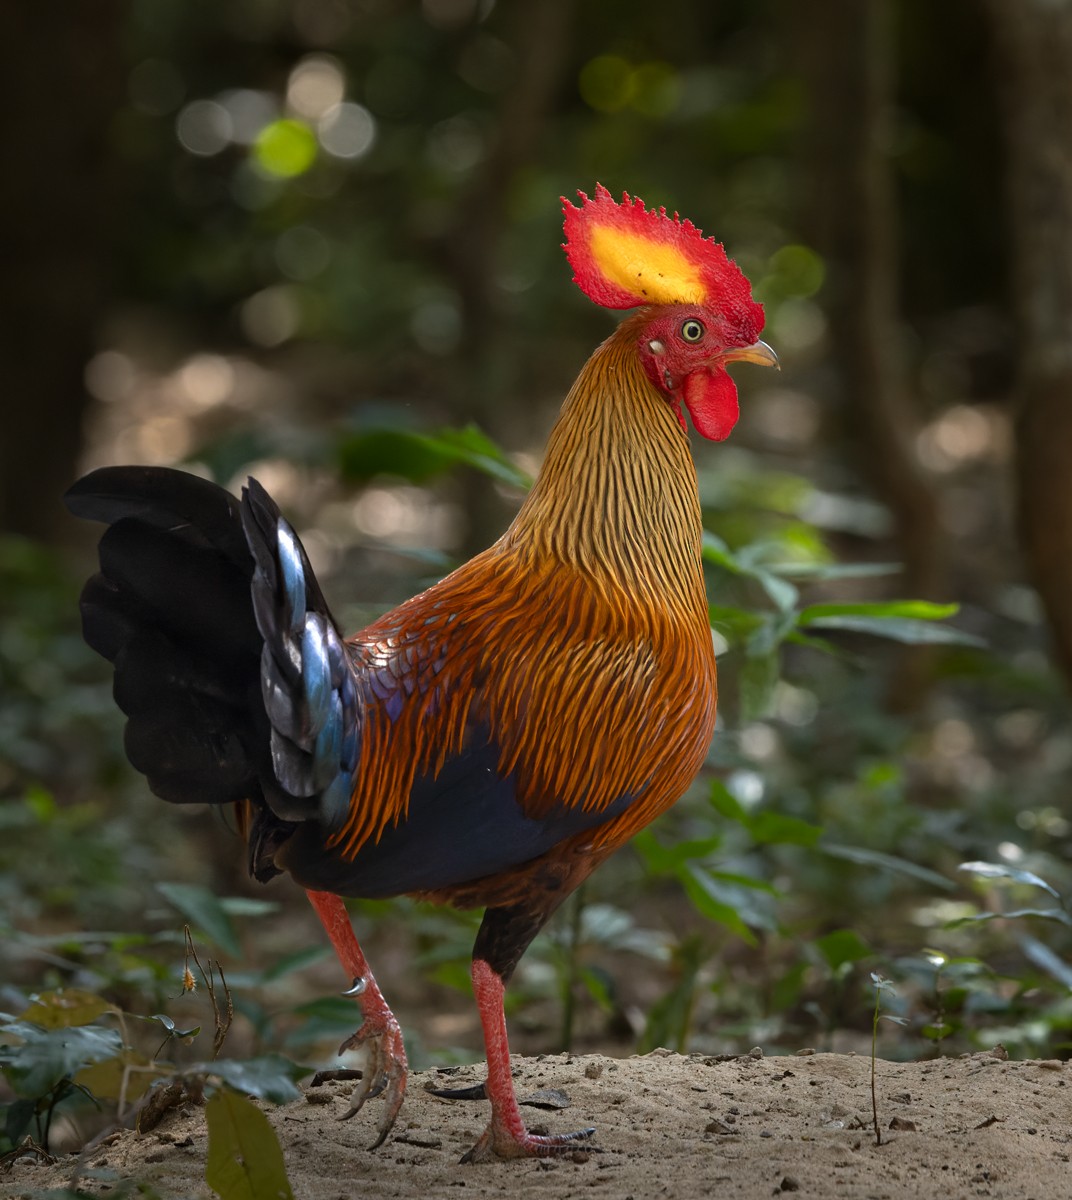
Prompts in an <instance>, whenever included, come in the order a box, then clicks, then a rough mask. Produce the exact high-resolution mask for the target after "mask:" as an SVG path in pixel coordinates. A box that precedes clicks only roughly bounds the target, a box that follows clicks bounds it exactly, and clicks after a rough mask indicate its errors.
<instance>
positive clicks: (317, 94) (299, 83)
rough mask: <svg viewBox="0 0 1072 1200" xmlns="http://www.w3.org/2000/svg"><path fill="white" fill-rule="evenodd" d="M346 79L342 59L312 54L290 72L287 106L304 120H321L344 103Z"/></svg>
mask: <svg viewBox="0 0 1072 1200" xmlns="http://www.w3.org/2000/svg"><path fill="white" fill-rule="evenodd" d="M345 93H346V79H345V77H344V75H343V72H342V67H341V66H340V64H339V61H338V59H336V58H332V57H330V56H328V55H325V54H310V55H308V56H307V57H306V58H303V59H302V60H301V62H300V63H298V65H297V66H296V67H295V68H294V70H293V71H291V73H290V79H289V80H288V82H287V103H288V104H289V105H290V107H291V108H292V109H293V110H294V111H295V112H296V113H297V114H298V115H299V116H302V117H306V118H307V119H308V120H310V121H318V120H319V119H320V118H321V117H322V116H324V114H325V113H327V112H328V111H329V110H330V109H333V108H335V107H336V105H338V104H340V103H341V102H342V98H343V96H344V95H345Z"/></svg>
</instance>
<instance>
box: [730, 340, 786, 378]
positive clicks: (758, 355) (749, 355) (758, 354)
mask: <svg viewBox="0 0 1072 1200" xmlns="http://www.w3.org/2000/svg"><path fill="white" fill-rule="evenodd" d="M720 357H721V359H722V361H723V362H724V363H731V362H750V363H758V364H759V365H760V366H761V367H774V368H775V370H778V371H780V370H781V369H782V367H781V363H779V362H778V355H777V354H775V353H774V351H773V350H772V349H771V348H770V346H768V345H767V343H766V342H753V343H752V345H751V346H741V348H740V349H738V350H727V351H725V353H723V354H722V355H721V356H720Z"/></svg>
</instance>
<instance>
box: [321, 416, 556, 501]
mask: <svg viewBox="0 0 1072 1200" xmlns="http://www.w3.org/2000/svg"><path fill="white" fill-rule="evenodd" d="M339 457H340V468H341V470H342V473H343V475H344V476H345V477H346V478H347V479H350V480H356V481H358V482H365V481H367V480H369V479H373V478H375V477H376V476H377V475H397V476H399V477H400V478H402V479H408V480H410V481H411V482H412V483H425V482H427V481H428V480H429V479H432V478H434V477H435V476H437V475H441V474H443V473H444V472H445V471H449V470H451V469H452V468H453V467H457V466H468V467H472V468H473V469H474V470H477V471H481V472H482V473H483V474H485V475H489V476H491V478H492V479H495V480H498V481H499V482H500V483H504V484H506V485H508V486H509V487H514V488H517V489H519V490H521V491H527V490H528V489H529V488H530V487H531V486H532V480H531V479H530V478H529V476H528V475H526V474H525V472H524V471H521V470H519V469H518V468H517V467H516V466H515V465H514V464H513V463H512V462H511V461H510V459H509V458H508V457H507V455H506V454H505V453H504V452H503V450H502V449H501V448H500V447H499V446H497V445H496V444H495V442H493V441H492V440H491V438H489V437H488V436H487V434H485V433H483V432H482V431H481V430H480V429H478V428H477V427H476V426H475V425H467V426H466V427H465V428H464V429H442V430H440V431H439V432H438V433H435V434H430V433H417V432H415V431H413V430H408V429H368V430H362V431H361V432H359V433H354V434H351V435H350V436H349V437H347V438H346V439H345V440H344V441H343V442H342V444H341V445H340V447H339Z"/></svg>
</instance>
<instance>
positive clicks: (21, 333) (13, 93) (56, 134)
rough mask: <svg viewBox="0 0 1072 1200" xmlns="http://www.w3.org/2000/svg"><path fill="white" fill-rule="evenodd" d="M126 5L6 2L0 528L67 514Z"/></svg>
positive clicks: (1, 63)
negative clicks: (65, 505)
mask: <svg viewBox="0 0 1072 1200" xmlns="http://www.w3.org/2000/svg"><path fill="white" fill-rule="evenodd" d="M120 14H121V4H120V2H119V0H99V2H98V3H94V4H75V5H69V4H58V3H55V2H54V0H39V2H38V3H32V4H13V5H10V6H8V7H7V8H6V9H5V18H6V20H5V23H4V37H3V41H2V43H0V45H2V49H0V111H2V112H3V113H4V115H5V118H6V125H5V131H4V162H5V183H4V187H3V188H0V226H2V227H3V229H4V232H5V252H4V287H3V290H2V291H0V330H2V331H3V333H2V335H0V338H2V342H3V354H2V355H0V395H2V396H3V424H2V427H0V528H3V529H6V530H8V531H10V532H15V533H20V534H24V535H26V536H28V537H35V538H41V539H43V540H55V539H56V538H58V537H62V535H63V531H65V530H66V529H67V528H69V525H70V523H69V521H68V520H67V518H66V514H65V513H64V511H63V508H62V505H61V502H60V497H61V495H62V493H63V491H64V490H65V489H66V488H67V486H68V485H69V484H70V483H71V481H72V478H73V476H74V473H75V464H76V460H77V455H78V452H79V449H80V447H81V441H82V416H83V413H84V411H85V408H86V404H87V397H86V394H85V386H84V383H83V372H84V370H85V365H86V360H87V359H88V358H89V356H90V355H91V353H92V350H93V342H94V325H95V323H96V320H97V317H98V314H99V312H100V308H101V301H102V294H103V291H104V279H105V277H106V275H107V263H108V248H107V238H106V236H105V233H104V231H105V229H106V228H108V227H110V225H111V221H112V215H113V212H114V208H115V206H114V204H113V203H112V196H111V187H110V184H111V175H110V169H109V159H110V153H109V150H110V142H111V138H112V136H113V128H112V126H113V117H114V114H115V112H116V109H117V107H118V103H119V100H120V97H121V95H122V88H123V81H124V70H123V64H122V61H121V56H120V52H119V47H120V38H119V30H118V25H119V18H120Z"/></svg>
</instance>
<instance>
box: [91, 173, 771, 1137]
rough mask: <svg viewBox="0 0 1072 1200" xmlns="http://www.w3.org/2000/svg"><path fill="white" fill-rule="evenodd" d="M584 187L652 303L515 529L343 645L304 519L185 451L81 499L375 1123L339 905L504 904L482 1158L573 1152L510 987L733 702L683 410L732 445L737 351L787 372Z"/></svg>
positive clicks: (581, 400) (489, 980) (101, 483)
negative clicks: (335, 1017) (519, 1085)
mask: <svg viewBox="0 0 1072 1200" xmlns="http://www.w3.org/2000/svg"><path fill="white" fill-rule="evenodd" d="M581 201H582V203H581V206H580V207H579V208H578V207H575V206H573V205H572V204H570V203H569V202H565V201H564V206H565V230H566V239H567V240H566V245H565V250H566V253H567V256H568V258H569V261H570V264H571V266H572V268H573V271H574V274H575V281H576V283H577V284H578V285H579V287H580V288H581V290H582V291H583V292H584V293H585V294H586V295H587V296H588V297H589V298H590V299H592V300H593V301H595V303H596V304H599V305H602V306H604V307H607V308H613V309H628V308H636V309H638V310H639V311H638V312H636V313H634V314H633V315H631V316H629V317H627V318H626V319H625V320H624V321H623V322H622V323H621V324H620V325H619V326H618V328H617V329H616V330H615V332H614V333H613V334H611V336H610V337H609V338H608V339H607V340H606V341H605V342H604V343H603V345H602V346H600V347H599V348H598V349H597V350H596V352H595V353H594V354H593V355H592V357H591V358H590V359H589V360H588V362H587V363H586V364H585V366H584V367H583V368H582V370H581V373H580V375H579V376H578V378H577V381H576V383H575V384H574V385H573V388H572V390H571V391H570V393H569V395H568V396H567V398H566V401H565V404H564V406H563V409H562V414H561V416H560V418H559V420H558V423H557V424H556V426H555V428H554V431H553V433H552V434H551V438H550V441H549V443H548V447H547V454H546V458H545V459H544V463H543V468H542V469H541V471H540V473H539V477H538V478H537V480H536V483H535V486H534V487H533V488H532V491H531V492H530V494H529V496H528V498H527V499H526V500H525V502H524V504H523V505H522V506H521V510H520V511H519V512H518V514H517V517H516V518H515V520H514V521H513V523H512V524H511V525H510V527H509V529H507V530H506V532H505V533H504V534H503V535H502V537H501V538H500V539H499V540H498V541H497V542H496V543H495V544H494V545H493V546H491V547H490V548H489V549H487V550H485V551H484V552H483V553H481V554H478V555H477V556H476V558H474V559H472V561H470V562H467V563H466V564H465V565H464V566H462V567H460V568H459V569H458V570H456V571H454V572H453V574H451V575H448V576H447V577H446V578H445V579H443V580H442V581H441V582H440V583H437V584H436V585H435V586H434V587H431V588H429V589H428V590H427V591H426V592H423V593H421V594H420V595H419V596H415V597H414V598H413V599H412V600H408V601H406V603H404V604H402V605H400V606H399V607H398V608H396V609H394V610H393V611H392V612H389V613H387V614H386V615H385V616H383V617H381V618H380V619H379V620H377V621H374V622H373V623H372V624H371V625H369V626H368V627H367V628H365V629H362V630H360V631H359V632H358V633H356V634H353V635H352V636H351V637H348V638H345V637H343V635H342V634H341V633H340V631H339V628H338V626H337V625H336V623H335V621H334V620H333V619H332V616H331V613H330V611H329V610H328V606H327V604H326V603H325V600H324V597H323V595H322V593H321V590H320V587H319V585H318V583H317V581H316V579H315V578H314V577H313V572H312V570H311V568H310V565H309V559H308V557H307V556H306V554H305V551H304V550H303V548H302V545H301V543H300V542H299V540H298V538H297V537H296V536H295V533H294V530H293V529H292V528H291V526H290V525H289V524H288V523H287V521H286V520H285V519H284V518H283V517H282V516H281V515H280V512H279V509H278V508H277V507H276V505H275V504H274V503H273V502H272V500H271V499H270V498H269V497H268V495H267V494H266V492H265V491H264V489H263V488H262V487H260V485H259V484H258V483H257V482H256V481H255V480H253V479H251V480H250V481H249V484H248V486H247V487H246V488H245V489H244V490H243V493H242V498H241V500H237V499H235V498H234V497H233V496H231V495H230V494H229V493H228V492H226V491H224V490H223V489H222V488H219V487H217V486H215V485H214V484H212V483H208V482H205V481H204V480H202V479H198V478H194V477H193V476H190V475H188V474H184V473H182V472H178V471H171V470H164V469H155V468H148V467H116V468H105V469H103V470H99V471H95V472H93V473H92V474H91V475H88V476H87V477H86V478H84V479H82V480H81V481H79V482H78V483H77V484H75V486H74V487H73V488H72V489H71V490H70V492H69V493H68V496H67V503H68V505H69V507H70V508H71V510H72V511H73V512H74V513H75V514H77V515H78V516H80V517H86V518H89V519H92V520H97V521H103V522H104V523H105V524H106V525H107V526H108V529H107V530H106V532H105V533H104V535H103V537H102V539H101V543H100V572H99V573H98V574H97V575H95V576H93V578H92V579H91V580H90V581H89V583H88V584H87V585H86V588H85V590H84V592H83V596H82V615H83V622H84V629H85V636H86V638H87V640H88V641H89V643H90V645H91V646H93V647H94V649H96V650H97V651H99V653H101V654H102V655H104V656H105V657H106V658H107V659H109V660H111V662H113V663H114V664H115V699H116V702H117V703H118V705H119V707H120V708H121V709H122V710H123V712H124V713H126V715H127V717H128V723H127V727H126V751H127V754H128V756H129V758H130V761H131V762H132V763H133V764H134V766H135V767H136V768H137V769H138V770H139V771H141V772H143V773H144V774H145V775H146V776H147V777H148V781H149V786H150V787H151V788H152V790H153V791H154V792H155V793H156V794H157V795H158V796H160V797H162V798H163V799H164V800H168V801H171V802H173V803H180V804H185V803H193V802H198V803H208V804H215V805H224V804H233V805H237V807H238V810H239V814H240V819H239V824H240V827H241V829H242V830H243V832H244V834H245V837H246V840H247V842H248V852H249V869H250V871H251V873H252V874H253V875H254V876H255V877H256V878H257V879H259V880H267V879H269V878H271V877H272V876H273V875H276V874H278V873H280V872H283V871H286V872H289V873H290V875H291V876H292V877H293V878H294V879H295V880H296V881H297V882H298V883H299V884H300V885H301V886H302V887H303V888H305V889H306V890H307V891H308V894H309V898H310V900H311V901H312V904H313V907H314V908H315V909H316V911H317V913H318V915H319V917H320V919H321V921H322V922H323V924H324V927H325V929H326V930H327V933H328V936H329V937H330V938H331V941H332V942H333V944H334V946H335V950H336V951H337V953H338V956H339V959H340V960H341V962H342V965H343V968H344V969H345V971H346V974H347V977H348V978H349V979H351V980H352V981H353V986H352V987H351V988H350V989H349V992H348V993H347V994H349V995H352V996H354V997H355V998H356V1000H357V1003H358V1004H359V1005H360V1008H361V1013H362V1016H363V1024H362V1025H361V1028H360V1029H359V1030H358V1032H357V1033H356V1034H355V1035H354V1036H353V1037H351V1038H350V1039H349V1040H348V1041H347V1042H346V1043H345V1044H344V1048H347V1049H349V1048H357V1047H363V1048H364V1049H365V1050H366V1067H365V1069H364V1072H363V1076H362V1079H361V1083H360V1084H359V1085H358V1086H357V1088H356V1089H355V1094H354V1098H353V1101H352V1104H351V1115H352V1113H354V1112H356V1111H358V1110H359V1109H360V1108H361V1107H362V1105H363V1104H364V1102H365V1100H366V1098H367V1097H369V1096H370V1095H373V1094H382V1095H383V1097H384V1109H383V1113H382V1116H381V1119H380V1121H379V1127H378V1136H377V1138H376V1142H375V1145H376V1146H378V1145H380V1144H381V1143H382V1142H383V1141H384V1139H385V1138H386V1136H387V1134H388V1132H389V1131H390V1129H391V1127H392V1124H393V1123H394V1120H395V1118H396V1116H397V1115H398V1111H399V1107H400V1106H401V1104H402V1099H403V1096H404V1093H405V1088H406V1069H407V1068H406V1055H405V1050H404V1048H403V1043H402V1034H401V1031H400V1029H399V1026H398V1023H397V1021H396V1020H395V1018H394V1016H393V1015H392V1013H391V1010H390V1008H389V1007H388V1005H387V1002H386V1001H385V1000H384V998H383V995H382V994H381V992H380V989H379V987H378V986H377V984H376V981H375V979H374V978H373V975H372V971H371V970H370V969H369V965H368V963H367V962H366V961H365V957H364V955H363V953H362V951H361V949H360V947H359V945H358V943H357V940H356V938H355V936H354V932H353V928H352V926H351V924H350V920H349V917H348V915H347V912H346V909H345V908H344V906H343V902H342V900H341V899H340V897H343V896H351V897H368V898H371V897H385V896H397V895H403V894H404V895H410V896H416V897H419V898H421V899H424V900H430V901H433V902H436V903H447V904H453V905H457V906H463V907H470V906H480V907H483V908H484V909H485V910H486V911H485V913H484V918H483V923H482V924H481V926H480V931H479V933H478V935H477V939H476V944H475V946H474V948H473V961H472V981H473V990H474V993H475V995H476V1001H477V1006H478V1009H479V1013H480V1021H481V1024H482V1026H483V1033H484V1043H485V1047H486V1051H487V1082H486V1085H485V1089H484V1094H485V1095H486V1097H487V1099H488V1100H490V1102H491V1120H490V1122H489V1124H488V1126H487V1128H486V1129H485V1131H484V1133H483V1134H482V1135H481V1137H480V1139H479V1141H478V1142H477V1144H476V1146H475V1147H474V1148H473V1150H471V1151H470V1153H469V1154H468V1155H467V1156H466V1157H467V1158H468V1159H471V1160H477V1159H482V1158H486V1157H489V1156H492V1155H498V1156H500V1157H504V1158H510V1157H517V1156H521V1155H553V1154H556V1153H560V1152H563V1151H568V1150H569V1149H571V1148H572V1147H574V1146H575V1145H576V1139H578V1138H584V1137H588V1136H589V1135H590V1134H591V1133H592V1132H593V1131H592V1130H590V1129H585V1130H582V1131H580V1132H578V1133H564V1134H550V1135H537V1134H534V1133H530V1132H529V1131H528V1130H527V1129H526V1128H525V1125H524V1123H523V1121H522V1119H521V1115H520V1112H519V1110H518V1105H517V1100H516V1097H515V1094H514V1087H513V1082H512V1080H511V1075H510V1055H509V1048H508V1045H507V1036H506V1023H505V1019H504V1016H503V990H504V988H505V985H506V983H507V981H508V980H509V978H510V975H511V973H512V972H513V970H514V968H515V966H516V965H517V962H518V960H519V959H520V957H521V955H522V954H523V953H524V951H525V949H526V947H527V946H528V945H529V943H530V942H531V940H532V938H533V937H534V936H535V934H536V933H537V931H538V930H539V929H540V928H541V927H542V926H543V924H544V923H545V922H546V921H547V919H548V918H549V917H550V915H551V914H552V913H553V912H554V911H555V909H556V908H557V907H558V906H559V904H561V903H562V901H563V899H564V898H565V897H566V896H567V895H569V893H570V892H571V891H572V890H573V889H574V888H576V887H577V885H578V884H580V883H581V882H582V880H584V879H585V878H586V877H587V876H588V875H589V873H590V872H591V871H592V870H593V869H594V868H595V867H597V866H598V865H599V864H600V863H601V862H602V861H603V860H604V859H605V858H606V857H607V856H608V855H610V854H612V853H613V852H614V851H615V850H616V849H617V848H618V847H619V846H621V845H622V844H623V843H624V842H626V841H627V840H628V839H629V838H630V837H631V836H632V835H633V834H635V833H636V832H637V831H638V830H640V829H642V828H643V827H644V826H645V825H647V824H648V822H650V821H652V820H654V819H655V818H656V817H657V816H658V815H659V814H660V813H661V812H663V811H664V810H665V809H667V808H668V807H669V806H670V805H671V804H673V803H674V801H675V800H677V799H678V798H679V797H680V796H681V794H682V793H683V792H684V791H685V789H686V788H687V787H688V785H689V783H690V782H691V780H692V779H693V777H694V776H695V775H696V773H697V771H698V770H699V769H700V765H701V764H702V762H703V761H704V756H705V754H706V752H707V747H708V743H709V741H710V738H711V734H712V730H713V727H714V721H715V659H714V655H713V653H712V643H711V633H710V629H709V626H708V612H707V599H706V595H705V590H704V578H703V572H702V569H701V559H700V543H701V528H700V504H699V499H698V495H697V486H696V473H695V469H694V467H693V463H692V458H691V456H690V452H689V439H688V435H687V433H686V426H685V419H684V415H683V411H684V410H688V412H689V414H690V415H691V417H692V421H693V424H694V425H695V427H696V429H697V431H698V432H699V433H700V434H702V435H703V436H704V437H706V438H710V439H712V440H714V441H720V440H722V439H723V438H725V437H726V436H727V435H728V434H729V432H730V430H731V429H732V428H733V426H734V423H735V421H736V420H737V416H738V406H737V392H736V388H735V386H734V384H733V381H732V380H731V379H730V377H729V375H728V374H727V373H726V367H727V366H728V364H730V363H733V362H740V361H747V362H758V363H768V364H773V363H775V361H776V360H775V356H774V354H773V352H772V351H771V350H770V348H769V347H768V346H767V345H766V344H765V343H763V342H761V341H760V340H759V335H760V331H761V330H762V327H763V310H762V308H761V307H760V306H759V305H758V304H757V303H755V302H754V301H753V299H752V296H751V290H750V288H749V284H748V281H747V280H746V279H745V277H744V275H743V274H742V273H741V271H740V270H739V269H738V268H737V267H736V265H735V264H734V263H733V262H731V261H730V260H729V259H728V258H727V257H726V254H725V252H724V251H723V249H722V247H721V246H720V245H719V244H718V243H716V242H715V241H713V240H711V239H705V238H704V237H703V236H702V234H701V233H700V231H699V230H698V229H696V228H695V227H694V226H693V225H692V224H691V223H690V222H688V221H684V220H680V219H679V218H678V217H676V216H675V217H673V218H671V217H668V216H667V214H666V212H665V211H664V210H662V209H660V210H658V211H651V212H649V211H646V209H645V207H644V204H643V202H642V201H641V200H639V199H637V200H631V199H630V198H629V197H628V196H626V197H625V198H624V199H623V200H622V202H621V203H620V204H619V203H616V202H615V201H614V200H613V198H612V197H611V195H610V193H609V192H607V191H606V189H604V188H602V187H600V188H598V190H597V192H596V196H595V198H594V199H589V198H588V197H587V196H584V195H583V193H582V194H581Z"/></svg>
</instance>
